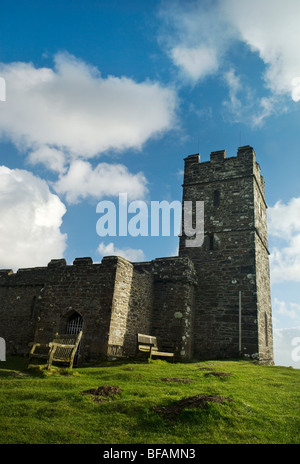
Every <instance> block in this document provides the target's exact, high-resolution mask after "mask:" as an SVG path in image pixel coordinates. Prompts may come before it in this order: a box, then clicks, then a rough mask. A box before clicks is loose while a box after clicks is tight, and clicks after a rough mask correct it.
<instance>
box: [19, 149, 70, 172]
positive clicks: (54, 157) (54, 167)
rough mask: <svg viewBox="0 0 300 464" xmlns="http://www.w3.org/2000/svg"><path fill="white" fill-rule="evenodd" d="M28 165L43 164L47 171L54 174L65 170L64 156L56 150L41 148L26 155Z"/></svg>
mask: <svg viewBox="0 0 300 464" xmlns="http://www.w3.org/2000/svg"><path fill="white" fill-rule="evenodd" d="M28 161H29V163H30V164H32V165H35V164H44V165H45V166H46V167H47V168H48V169H50V170H51V171H54V172H58V173H63V172H65V170H66V166H65V154H64V153H63V152H62V151H61V150H57V149H56V148H50V147H48V146H42V147H40V148H38V149H36V150H34V151H32V152H31V153H29V155H28Z"/></svg>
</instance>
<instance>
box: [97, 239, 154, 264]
mask: <svg viewBox="0 0 300 464" xmlns="http://www.w3.org/2000/svg"><path fill="white" fill-rule="evenodd" d="M97 251H98V253H99V254H100V255H102V256H122V257H123V258H125V259H128V261H131V262H138V261H144V259H145V255H144V252H143V250H140V249H135V248H123V249H122V248H116V247H115V245H114V243H113V242H110V243H109V244H108V245H105V244H104V243H103V242H101V243H100V244H99V247H98V249H97Z"/></svg>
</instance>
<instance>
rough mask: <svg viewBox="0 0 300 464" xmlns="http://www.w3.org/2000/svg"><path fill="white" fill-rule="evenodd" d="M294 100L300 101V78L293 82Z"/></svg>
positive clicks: (295, 78)
mask: <svg viewBox="0 0 300 464" xmlns="http://www.w3.org/2000/svg"><path fill="white" fill-rule="evenodd" d="M292 88H293V90H292V99H293V100H294V101H295V102H298V101H300V77H294V79H293V80H292Z"/></svg>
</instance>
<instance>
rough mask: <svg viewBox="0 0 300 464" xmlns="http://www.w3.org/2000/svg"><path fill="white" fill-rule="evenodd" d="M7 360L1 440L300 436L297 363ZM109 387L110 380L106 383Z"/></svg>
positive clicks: (272, 439)
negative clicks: (49, 364) (70, 365)
mask: <svg viewBox="0 0 300 464" xmlns="http://www.w3.org/2000/svg"><path fill="white" fill-rule="evenodd" d="M26 367H27V366H26V360H24V358H11V359H9V360H8V361H6V362H1V363H0V443H1V444H12V443H13V444H16V443H31V444H37V443H43V444H46V443H51V444H54V443H55V444H58V443H66V444H69V443H70V444H71V443H87V444H93V443H98V444H138V443H144V444H199V443H210V444H221V443H226V444H237V443H244V444H246V443H248V444H255V443H288V444H292V443H299V442H300V412H299V405H300V388H299V387H300V370H298V369H292V368H288V367H274V366H261V365H257V364H255V363H253V362H250V361H210V362H208V361H207V362H195V363H187V364H181V363H178V364H177V363H174V364H172V363H167V362H166V361H160V360H156V361H152V362H150V363H110V364H109V363H106V364H103V365H99V366H95V367H89V368H80V369H73V370H72V371H70V370H68V369H62V368H58V367H54V368H53V370H52V371H50V372H49V371H47V370H46V369H44V368H43V367H42V368H39V367H35V368H30V369H27V368H26ZM102 387H104V388H102Z"/></svg>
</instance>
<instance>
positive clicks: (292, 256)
mask: <svg viewBox="0 0 300 464" xmlns="http://www.w3.org/2000/svg"><path fill="white" fill-rule="evenodd" d="M268 228H269V235H270V236H271V237H272V239H273V241H274V246H273V247H272V249H271V255H270V269H271V280H272V283H276V282H284V281H294V282H300V197H298V198H292V199H291V200H290V201H289V203H287V204H284V203H282V201H278V202H277V203H276V204H275V205H274V206H273V207H270V208H269V210H268Z"/></svg>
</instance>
